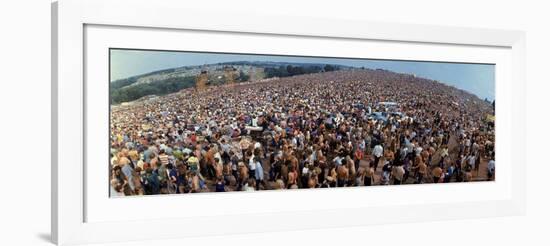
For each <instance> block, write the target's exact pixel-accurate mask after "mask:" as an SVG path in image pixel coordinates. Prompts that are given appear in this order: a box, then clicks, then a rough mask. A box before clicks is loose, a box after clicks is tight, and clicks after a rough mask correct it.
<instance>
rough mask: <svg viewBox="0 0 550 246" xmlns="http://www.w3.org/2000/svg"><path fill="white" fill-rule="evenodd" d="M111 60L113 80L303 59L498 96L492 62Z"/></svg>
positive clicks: (140, 56)
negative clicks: (221, 64)
mask: <svg viewBox="0 0 550 246" xmlns="http://www.w3.org/2000/svg"><path fill="white" fill-rule="evenodd" d="M110 59H111V82H112V81H115V80H118V79H123V78H128V77H131V76H135V75H140V74H144V73H149V72H153V71H157V70H162V69H168V68H175V67H182V66H190V65H203V64H212V63H219V62H231V61H272V62H302V63H321V64H338V65H346V66H353V67H366V68H371V69H377V68H381V69H386V70H390V71H393V72H398V73H409V74H415V75H416V76H418V77H423V78H428V79H433V80H438V81H440V82H442V83H445V84H448V85H451V86H454V87H456V88H460V89H463V90H466V91H468V92H470V93H472V94H474V95H476V96H478V97H479V98H481V99H485V98H487V99H489V100H491V101H492V100H494V98H495V66H494V65H492V64H471V63H447V62H424V61H400V60H374V59H356V58H354V59H349V58H326V57H300V56H275V55H248V54H226V53H200V52H176V51H149V50H120V49H112V50H111V57H110Z"/></svg>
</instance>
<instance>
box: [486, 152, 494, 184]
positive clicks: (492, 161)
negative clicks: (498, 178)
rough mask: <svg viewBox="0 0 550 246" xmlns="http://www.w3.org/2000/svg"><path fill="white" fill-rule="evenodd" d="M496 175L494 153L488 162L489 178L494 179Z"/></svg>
mask: <svg viewBox="0 0 550 246" xmlns="http://www.w3.org/2000/svg"><path fill="white" fill-rule="evenodd" d="M494 175H495V156H494V154H493V157H492V158H491V160H490V161H489V163H487V179H488V180H492V179H493V176H494Z"/></svg>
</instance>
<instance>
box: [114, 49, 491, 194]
mask: <svg viewBox="0 0 550 246" xmlns="http://www.w3.org/2000/svg"><path fill="white" fill-rule="evenodd" d="M109 52H110V55H109V59H110V60H109V70H110V71H109V73H110V74H109V77H110V78H109V103H110V112H109V114H110V115H109V120H110V122H109V127H110V136H108V137H109V144H110V146H109V147H110V153H109V154H108V156H109V157H108V161H109V164H108V170H109V180H110V184H109V186H110V191H109V193H110V197H125V196H143V195H162V194H187V193H203V192H237V191H245V192H259V191H265V190H282V191H281V192H285V190H289V189H322V188H326V189H332V188H345V187H348V188H350V187H356V188H358V189H368V188H369V187H365V186H385V185H409V184H410V185H413V184H424V185H428V184H431V185H444V184H445V183H460V182H483V181H494V180H495V152H494V149H495V146H494V143H495V127H494V126H495V65H494V64H477V63H456V62H432V61H404V60H379V59H366V58H365V59H363V58H361V59H359V58H336V57H309V56H308V57H305V56H282V55H259V54H232V53H212V52H187V51H162V50H136V49H110V51H109ZM449 189H452V187H449Z"/></svg>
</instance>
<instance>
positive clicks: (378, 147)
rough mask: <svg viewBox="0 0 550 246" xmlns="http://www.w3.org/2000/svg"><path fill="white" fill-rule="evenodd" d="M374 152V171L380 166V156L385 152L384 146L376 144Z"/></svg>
mask: <svg viewBox="0 0 550 246" xmlns="http://www.w3.org/2000/svg"><path fill="white" fill-rule="evenodd" d="M372 154H373V155H374V165H371V166H373V167H374V171H376V168H378V162H379V161H380V157H382V155H383V154H384V148H383V147H382V145H380V144H377V145H376V146H374V149H373V150H372Z"/></svg>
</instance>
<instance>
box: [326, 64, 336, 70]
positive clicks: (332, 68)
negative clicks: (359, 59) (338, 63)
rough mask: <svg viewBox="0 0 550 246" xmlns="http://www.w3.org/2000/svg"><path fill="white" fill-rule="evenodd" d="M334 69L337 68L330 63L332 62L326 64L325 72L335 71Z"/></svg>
mask: <svg viewBox="0 0 550 246" xmlns="http://www.w3.org/2000/svg"><path fill="white" fill-rule="evenodd" d="M334 70H335V68H334V67H333V66H332V65H330V64H327V65H325V72H331V71H334Z"/></svg>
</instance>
